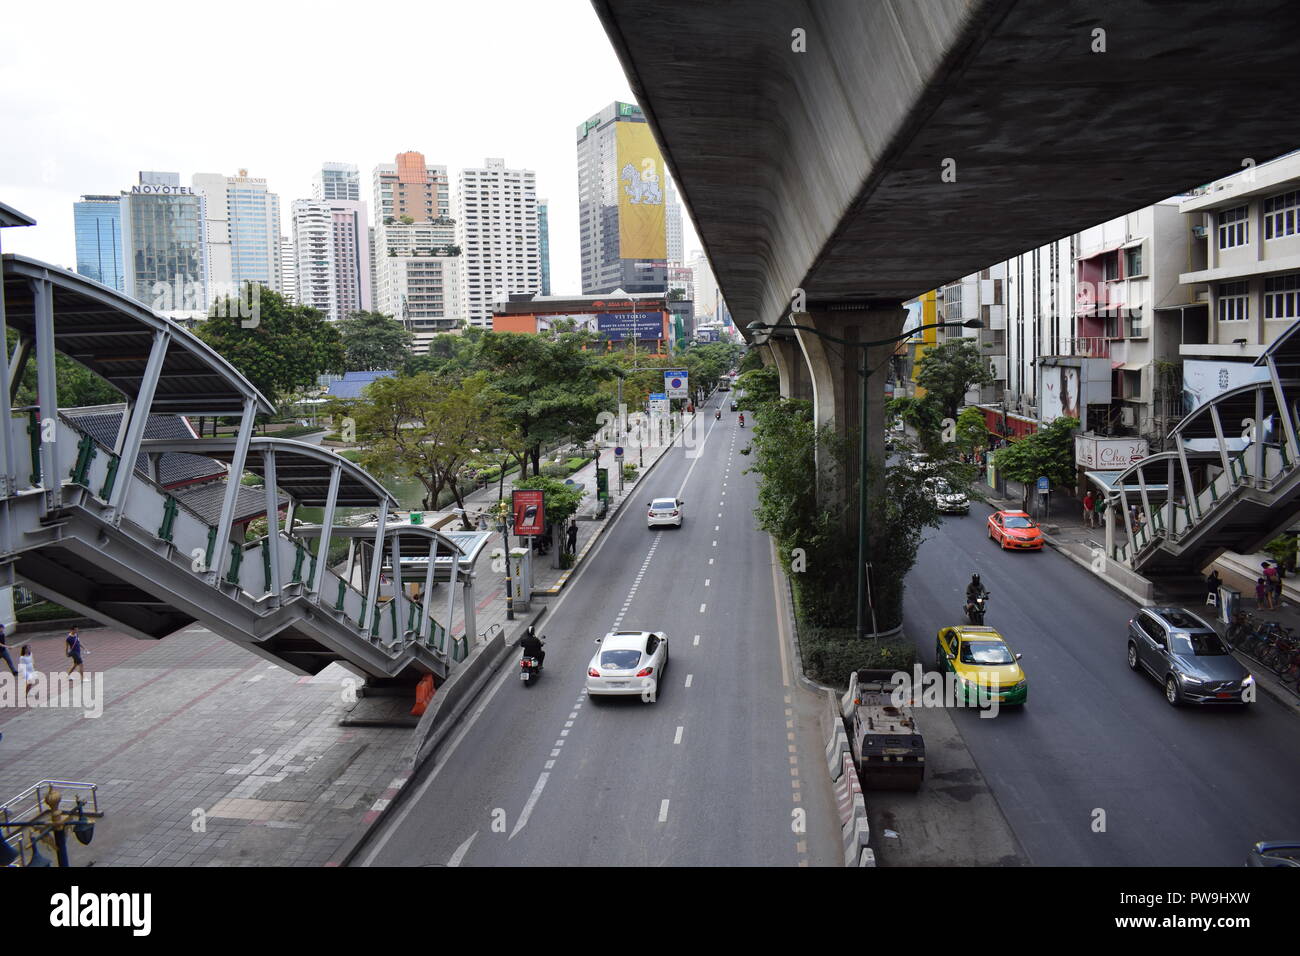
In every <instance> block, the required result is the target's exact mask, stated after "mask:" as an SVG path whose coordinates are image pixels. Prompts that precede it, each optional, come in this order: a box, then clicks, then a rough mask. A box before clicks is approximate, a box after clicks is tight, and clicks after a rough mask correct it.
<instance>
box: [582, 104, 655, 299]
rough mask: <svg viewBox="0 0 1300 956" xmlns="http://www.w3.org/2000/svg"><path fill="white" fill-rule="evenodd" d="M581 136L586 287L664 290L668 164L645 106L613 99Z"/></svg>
mask: <svg viewBox="0 0 1300 956" xmlns="http://www.w3.org/2000/svg"><path fill="white" fill-rule="evenodd" d="M577 138H578V144H577V145H578V225H579V232H580V236H581V243H582V291H583V293H584V294H589V295H599V294H603V293H609V292H613V291H614V290H616V289H622V290H623V291H625V292H629V293H656V292H660V293H661V292H663V291H664V286H665V282H666V280H667V273H666V263H667V258H668V242H667V226H666V224H665V210H664V188H663V187H664V182H665V168H664V160H663V156H661V155H660V153H659V147H658V146H657V145H656V144H655V140H654V136H653V134H652V133H651V132H650V127H649V125H647V123H646V119H645V116H644V115H643V114H642V112H641V108H640V107H639V106H636V105H634V104H632V103H617V102H616V103H611V104H610V105H609V106H607V107H605V109H603V110H601V111H600V112H599V113H597V114H596V115H595V116H593V117H591V119H589V120H587V121H586V122H585V123H582V124H580V125H579V126H578V133H577Z"/></svg>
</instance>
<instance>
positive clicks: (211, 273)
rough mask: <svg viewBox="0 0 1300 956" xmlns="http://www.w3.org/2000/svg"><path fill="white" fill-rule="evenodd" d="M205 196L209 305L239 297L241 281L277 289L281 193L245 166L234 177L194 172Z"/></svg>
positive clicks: (194, 183) (194, 182) (278, 280)
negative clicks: (252, 175)
mask: <svg viewBox="0 0 1300 956" xmlns="http://www.w3.org/2000/svg"><path fill="white" fill-rule="evenodd" d="M190 182H191V183H192V184H193V186H194V188H195V190H197V191H198V192H199V193H201V194H202V195H203V198H204V228H205V232H206V235H207V243H206V245H205V255H206V263H205V265H206V270H207V276H208V288H207V293H208V305H211V304H212V303H213V302H215V301H216V300H217V299H220V298H223V297H226V296H238V295H239V294H240V290H241V289H243V288H244V286H245V284H247V283H252V284H254V285H260V286H265V287H266V288H268V289H270V290H272V291H273V292H279V291H281V288H280V197H279V196H277V195H276V194H275V193H273V192H271V191H270V190H268V189H267V188H266V180H265V179H254V178H250V177H249V175H248V170H246V169H241V170H240V171H239V175H237V176H223V175H221V174H220V173H195V174H194V176H193V177H192V178H191V180H190Z"/></svg>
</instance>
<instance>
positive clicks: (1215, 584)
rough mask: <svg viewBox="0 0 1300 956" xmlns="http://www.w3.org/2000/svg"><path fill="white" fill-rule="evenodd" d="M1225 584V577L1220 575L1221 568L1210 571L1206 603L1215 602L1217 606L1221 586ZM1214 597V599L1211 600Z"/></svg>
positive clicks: (1206, 586) (1207, 579)
mask: <svg viewBox="0 0 1300 956" xmlns="http://www.w3.org/2000/svg"><path fill="white" fill-rule="evenodd" d="M1222 586H1223V579H1222V578H1220V577H1219V569H1218V568H1215V569H1214V570H1213V571H1211V572H1210V576H1209V577H1208V578H1206V579H1205V603H1206V604H1213V605H1215V606H1216V607H1217V606H1218V603H1219V588H1221V587H1222ZM1211 597H1213V599H1214V600H1210V598H1211Z"/></svg>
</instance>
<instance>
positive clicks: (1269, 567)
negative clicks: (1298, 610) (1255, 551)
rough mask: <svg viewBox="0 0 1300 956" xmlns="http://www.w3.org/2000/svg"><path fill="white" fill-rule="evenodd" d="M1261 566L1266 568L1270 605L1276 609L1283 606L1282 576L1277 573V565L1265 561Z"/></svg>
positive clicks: (1265, 576) (1265, 581)
mask: <svg viewBox="0 0 1300 956" xmlns="http://www.w3.org/2000/svg"><path fill="white" fill-rule="evenodd" d="M1260 567H1261V568H1263V569H1264V583H1265V584H1267V585H1268V603H1269V607H1270V608H1271V609H1272V610H1274V611H1276V610H1277V609H1278V608H1279V607H1281V606H1282V578H1281V576H1279V575H1278V573H1277V565H1275V564H1270V563H1269V562H1267V561H1265V562H1264V563H1263V564H1261V565H1260Z"/></svg>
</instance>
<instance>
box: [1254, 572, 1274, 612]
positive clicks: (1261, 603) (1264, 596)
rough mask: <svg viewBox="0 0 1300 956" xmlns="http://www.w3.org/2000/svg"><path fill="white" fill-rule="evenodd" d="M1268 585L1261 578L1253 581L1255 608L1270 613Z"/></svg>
mask: <svg viewBox="0 0 1300 956" xmlns="http://www.w3.org/2000/svg"><path fill="white" fill-rule="evenodd" d="M1269 596H1270V595H1269V592H1268V583H1267V582H1266V581H1265V580H1264V579H1263V578H1257V579H1256V581H1255V606H1256V607H1257V608H1259V610H1261V611H1271V610H1273V608H1272V607H1271V606H1270V605H1269V603H1268V599H1269Z"/></svg>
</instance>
